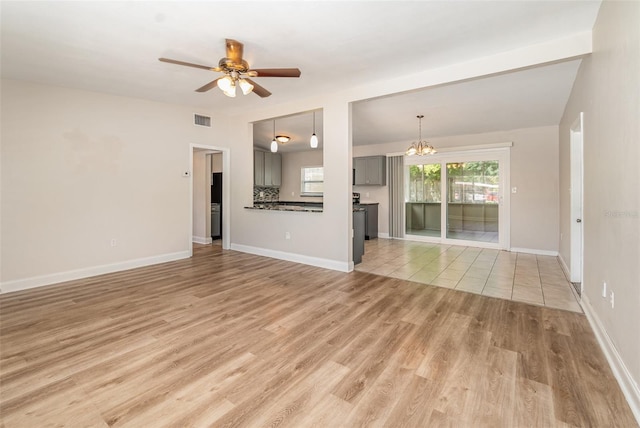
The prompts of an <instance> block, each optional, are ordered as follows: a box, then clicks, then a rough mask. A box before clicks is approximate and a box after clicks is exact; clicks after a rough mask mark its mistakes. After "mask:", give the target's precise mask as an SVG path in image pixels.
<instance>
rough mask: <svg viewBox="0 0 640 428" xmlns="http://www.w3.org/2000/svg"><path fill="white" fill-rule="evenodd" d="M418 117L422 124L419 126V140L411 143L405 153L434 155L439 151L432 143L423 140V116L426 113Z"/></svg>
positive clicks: (408, 154)
mask: <svg viewBox="0 0 640 428" xmlns="http://www.w3.org/2000/svg"><path fill="white" fill-rule="evenodd" d="M416 117H417V118H418V120H419V121H420V122H419V123H420V124H419V125H418V126H419V128H418V141H417V142H416V141H414V142H413V143H411V145H410V146H409V148H408V149H407V151H406V152H405V154H406V155H407V156H414V155H418V156H424V155H433V154H435V153H437V151H436V149H434V148H433V146H432V145H431V144H429V143H428V142H426V141H422V118H423V117H424V115H422V114H420V115H418V116H416Z"/></svg>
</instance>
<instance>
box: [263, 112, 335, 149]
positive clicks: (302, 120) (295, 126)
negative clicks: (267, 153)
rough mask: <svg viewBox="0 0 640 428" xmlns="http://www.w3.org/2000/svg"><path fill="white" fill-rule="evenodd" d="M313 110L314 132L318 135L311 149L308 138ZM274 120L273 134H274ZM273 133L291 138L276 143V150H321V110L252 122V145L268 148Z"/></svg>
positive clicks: (311, 130) (311, 131)
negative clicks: (314, 147) (315, 146)
mask: <svg viewBox="0 0 640 428" xmlns="http://www.w3.org/2000/svg"><path fill="white" fill-rule="evenodd" d="M314 112H315V121H316V126H315V133H316V136H317V137H318V147H317V149H311V146H310V145H309V139H310V138H311V134H313V114H314ZM274 121H275V134H274ZM274 135H286V136H288V137H290V138H291V140H290V141H289V142H287V143H284V144H279V145H278V151H279V152H283V153H287V152H300V151H305V150H322V142H323V141H324V137H323V132H322V110H315V111H309V112H304V113H299V114H295V115H290V116H283V117H277V118H275V119H267V120H261V121H259V122H255V123H254V124H253V146H254V147H259V148H261V149H264V150H269V149H270V145H271V140H273V136H274Z"/></svg>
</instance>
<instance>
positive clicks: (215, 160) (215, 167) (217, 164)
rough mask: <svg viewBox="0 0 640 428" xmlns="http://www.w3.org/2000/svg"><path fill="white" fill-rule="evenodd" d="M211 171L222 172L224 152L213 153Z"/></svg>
mask: <svg viewBox="0 0 640 428" xmlns="http://www.w3.org/2000/svg"><path fill="white" fill-rule="evenodd" d="M211 172H222V153H213V154H212V155H211Z"/></svg>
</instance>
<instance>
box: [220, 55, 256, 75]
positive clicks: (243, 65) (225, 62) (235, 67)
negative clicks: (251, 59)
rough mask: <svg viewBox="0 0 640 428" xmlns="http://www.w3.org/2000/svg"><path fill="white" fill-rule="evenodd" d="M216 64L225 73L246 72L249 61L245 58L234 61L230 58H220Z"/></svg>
mask: <svg viewBox="0 0 640 428" xmlns="http://www.w3.org/2000/svg"><path fill="white" fill-rule="evenodd" d="M218 66H219V67H220V68H221V69H222V70H224V71H225V72H227V73H231V72H232V71H235V72H238V73H246V72H247V71H249V63H247V61H245V60H242V61H240V62H234V61H233V60H232V59H231V58H221V59H220V62H218Z"/></svg>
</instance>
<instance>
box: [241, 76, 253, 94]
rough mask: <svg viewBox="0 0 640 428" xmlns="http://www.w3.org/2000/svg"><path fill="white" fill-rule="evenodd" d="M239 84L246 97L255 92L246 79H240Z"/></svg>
mask: <svg viewBox="0 0 640 428" xmlns="http://www.w3.org/2000/svg"><path fill="white" fill-rule="evenodd" d="M238 82H239V83H238V84H239V85H240V89H242V93H243V94H244V95H247V94H250V93H251V91H253V85H252V84H251V83H249V82H247V81H246V80H245V79H240V80H239V81H238Z"/></svg>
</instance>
